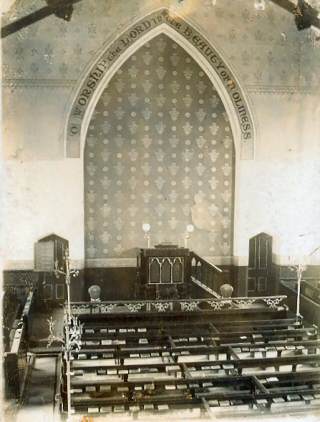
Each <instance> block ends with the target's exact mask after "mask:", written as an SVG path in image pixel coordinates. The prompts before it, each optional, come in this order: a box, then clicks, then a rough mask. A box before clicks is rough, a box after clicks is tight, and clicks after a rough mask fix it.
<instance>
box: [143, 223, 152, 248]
mask: <svg viewBox="0 0 320 422" xmlns="http://www.w3.org/2000/svg"><path fill="white" fill-rule="evenodd" d="M142 230H143V231H144V238H145V239H146V241H147V247H148V249H149V248H150V244H151V236H150V230H151V226H150V224H149V223H143V224H142Z"/></svg>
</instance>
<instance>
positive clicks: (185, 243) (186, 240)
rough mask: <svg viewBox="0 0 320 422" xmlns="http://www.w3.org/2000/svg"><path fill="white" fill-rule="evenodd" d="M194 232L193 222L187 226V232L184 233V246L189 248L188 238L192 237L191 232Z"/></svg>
mask: <svg viewBox="0 0 320 422" xmlns="http://www.w3.org/2000/svg"><path fill="white" fill-rule="evenodd" d="M193 232H194V225H193V224H188V225H187V227H186V232H185V235H184V247H185V248H187V247H188V240H189V239H190V237H191V233H193Z"/></svg>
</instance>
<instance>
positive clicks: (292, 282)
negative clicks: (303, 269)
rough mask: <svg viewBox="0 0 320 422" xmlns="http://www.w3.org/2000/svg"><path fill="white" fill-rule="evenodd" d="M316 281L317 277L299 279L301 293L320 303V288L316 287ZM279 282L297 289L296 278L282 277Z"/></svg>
mask: <svg viewBox="0 0 320 422" xmlns="http://www.w3.org/2000/svg"><path fill="white" fill-rule="evenodd" d="M316 281H318V279H305V280H301V295H303V296H305V297H307V298H309V299H311V300H313V301H314V302H316V303H317V304H319V305H320V289H319V288H318V287H316V285H317V284H318V283H316ZM281 283H282V284H283V285H284V286H286V287H288V288H290V289H292V290H294V291H297V280H296V279H295V278H290V279H289V278H288V279H282V280H281Z"/></svg>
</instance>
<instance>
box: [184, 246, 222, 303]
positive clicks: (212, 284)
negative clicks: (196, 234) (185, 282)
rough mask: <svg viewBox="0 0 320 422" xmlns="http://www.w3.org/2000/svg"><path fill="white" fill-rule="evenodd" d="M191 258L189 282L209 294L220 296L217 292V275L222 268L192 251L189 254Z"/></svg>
mask: <svg viewBox="0 0 320 422" xmlns="http://www.w3.org/2000/svg"><path fill="white" fill-rule="evenodd" d="M190 259H191V282H192V283H194V284H196V285H197V286H199V287H200V288H201V289H203V290H205V291H206V292H207V293H209V294H210V295H211V296H214V297H216V298H220V295H219V293H217V289H218V286H217V284H218V283H217V276H218V274H219V273H221V272H222V269H221V268H219V267H217V266H216V265H214V264H211V263H210V262H208V261H207V260H205V259H204V258H201V256H199V255H197V254H196V253H194V252H191V254H190Z"/></svg>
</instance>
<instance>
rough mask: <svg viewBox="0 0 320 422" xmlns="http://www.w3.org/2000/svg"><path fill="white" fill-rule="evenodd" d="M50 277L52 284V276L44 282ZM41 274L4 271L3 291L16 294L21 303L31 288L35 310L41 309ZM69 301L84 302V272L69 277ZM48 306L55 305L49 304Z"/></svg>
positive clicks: (23, 271) (24, 271) (28, 271)
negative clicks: (33, 293)
mask: <svg viewBox="0 0 320 422" xmlns="http://www.w3.org/2000/svg"><path fill="white" fill-rule="evenodd" d="M51 277H52V280H53V282H54V281H55V279H54V275H53V274H51V275H47V276H46V280H47V282H49V279H50V278H51ZM42 281H43V273H38V272H34V271H32V270H6V271H3V286H4V290H11V291H14V292H15V293H16V295H17V296H18V297H21V301H23V300H24V298H25V295H26V291H28V290H29V288H30V287H31V286H32V288H33V290H34V291H35V302H36V308H39V307H41V305H42V304H43V302H44V300H43V299H44V298H43V290H42ZM70 295H71V300H72V301H74V302H77V301H82V300H84V271H83V270H81V271H79V274H78V275H77V276H76V277H71V286H70ZM50 305H53V306H54V305H55V304H54V303H50Z"/></svg>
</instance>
